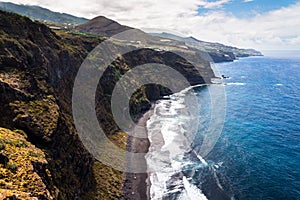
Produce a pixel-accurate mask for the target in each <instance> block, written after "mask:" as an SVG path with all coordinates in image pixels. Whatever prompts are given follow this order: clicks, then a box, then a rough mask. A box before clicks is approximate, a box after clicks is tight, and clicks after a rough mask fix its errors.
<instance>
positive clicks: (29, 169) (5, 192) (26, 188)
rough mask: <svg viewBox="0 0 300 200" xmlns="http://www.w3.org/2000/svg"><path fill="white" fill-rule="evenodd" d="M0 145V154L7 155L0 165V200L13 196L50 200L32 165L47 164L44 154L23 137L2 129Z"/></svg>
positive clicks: (41, 180) (0, 131) (0, 129)
mask: <svg viewBox="0 0 300 200" xmlns="http://www.w3.org/2000/svg"><path fill="white" fill-rule="evenodd" d="M0 143H2V144H5V147H4V148H3V149H1V152H2V153H5V154H6V155H8V159H9V162H8V163H7V164H6V165H5V166H4V165H3V164H0V174H1V175H0V188H1V189H0V199H5V198H10V197H12V196H14V195H15V196H20V197H22V199H32V198H33V197H45V198H49V199H51V196H50V195H49V191H48V190H47V189H46V186H45V184H44V183H43V179H42V178H41V177H40V176H39V175H38V173H36V172H37V171H36V170H35V168H34V166H33V164H32V163H33V162H35V163H40V165H43V164H47V161H46V159H45V154H44V153H43V152H42V151H41V150H40V149H38V148H36V147H35V146H34V145H32V144H30V143H29V142H27V141H26V139H25V137H24V135H22V134H19V133H16V132H14V131H11V130H8V129H4V128H0ZM33 154H34V155H39V156H33ZM49 178H50V176H49ZM26 194H27V195H26ZM29 194H31V195H29ZM1 195H2V196H1ZM30 196H31V197H30ZM20 197H19V198H20Z"/></svg>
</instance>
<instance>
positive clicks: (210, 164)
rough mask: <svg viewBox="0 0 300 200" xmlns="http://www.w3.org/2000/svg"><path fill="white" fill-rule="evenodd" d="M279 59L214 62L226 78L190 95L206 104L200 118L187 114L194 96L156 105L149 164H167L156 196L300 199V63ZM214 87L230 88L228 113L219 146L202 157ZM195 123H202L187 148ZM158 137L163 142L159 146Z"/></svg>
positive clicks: (155, 177)
mask: <svg viewBox="0 0 300 200" xmlns="http://www.w3.org/2000/svg"><path fill="white" fill-rule="evenodd" d="M279 55H280V54H278V55H277V56H276V57H272V56H264V57H250V58H242V59H239V60H238V61H235V62H232V63H220V64H215V68H216V69H217V70H218V71H219V73H220V74H222V75H224V76H226V77H228V78H227V79H223V80H222V83H221V84H216V85H211V86H201V87H196V88H194V89H193V90H190V94H192V93H193V94H195V95H196V97H197V98H198V101H199V102H201V103H202V104H201V105H202V106H201V109H200V111H199V116H198V117H199V118H197V119H189V116H190V113H189V112H186V111H185V107H186V106H187V104H188V102H187V101H186V97H187V96H189V92H185V93H181V94H174V95H172V96H171V98H170V99H163V100H160V101H158V102H157V103H156V105H155V110H154V114H153V115H152V116H151V117H150V120H149V121H148V122H147V129H148V134H149V139H150V142H151V141H152V143H151V146H152V147H151V146H150V151H149V153H148V154H147V156H146V160H147V162H148V163H156V164H157V163H162V162H164V164H165V165H164V169H166V170H165V171H163V172H161V171H160V172H153V173H150V182H151V187H150V197H151V199H191V200H196V199H249V200H256V199H291V200H292V199H300V58H299V57H297V56H282V57H280V56H279ZM213 87H222V88H224V90H225V95H226V98H225V99H224V100H225V101H226V104H225V105H226V116H225V118H224V125H223V129H222V132H221V135H220V137H218V140H217V142H216V144H215V145H214V147H213V149H212V150H211V151H210V152H209V154H207V155H204V156H202V155H201V152H200V146H201V145H203V132H205V131H207V130H208V126H209V123H210V121H211V118H212V117H211V115H212V113H211V106H210V103H211V102H210V98H211V93H210V89H212V88H213ZM204 102H207V105H205V103H204ZM189 106H190V105H189ZM192 110H193V109H192ZM194 120H199V122H201V123H199V127H198V130H197V134H196V135H195V137H194V139H193V142H192V143H191V146H189V145H186V144H188V142H187V140H188V139H187V138H185V137H186V135H189V134H186V133H187V132H188V131H189V129H190V127H192V124H193V121H194ZM189 123H190V125H191V126H189ZM155 138H161V139H163V140H164V141H165V143H166V144H159V145H158V146H155V142H153V141H155ZM162 146H163V147H164V150H163V151H162V152H159V153H160V154H159V153H158V152H156V154H155V151H154V150H155V149H158V148H159V147H162ZM174 147H178V148H175V149H174ZM151 148H152V150H151ZM153 149H154V150H153ZM152 151H153V152H154V153H153V152H152ZM166 152H168V153H167V154H166ZM172 152H173V153H172ZM174 152H175V153H174ZM161 153H163V155H167V156H163V157H164V158H160V156H159V155H162V154H161ZM165 157H167V158H168V159H170V160H171V162H170V163H165V161H166V160H165Z"/></svg>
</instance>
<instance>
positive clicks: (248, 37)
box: [9, 0, 300, 51]
mask: <svg viewBox="0 0 300 200" xmlns="http://www.w3.org/2000/svg"><path fill="white" fill-rule="evenodd" d="M9 2H12V3H21V4H28V5H38V6H42V7H45V8H48V9H50V10H53V11H58V12H64V13H69V14H73V15H76V16H80V17H86V18H89V19H91V18H93V17H96V16H99V15H102V16H106V17H108V18H110V19H113V20H116V21H118V22H119V23H121V24H124V25H128V26H131V27H134V28H140V29H142V30H146V31H151V32H159V31H164V32H171V33H178V34H179V35H185V36H193V37H196V38H198V39H200V40H204V41H209V42H219V43H223V44H227V45H232V46H237V47H241V48H255V49H258V50H261V51H263V50H300V0H126V1H120V0H72V1H70V0H60V1H54V0H11V1H9Z"/></svg>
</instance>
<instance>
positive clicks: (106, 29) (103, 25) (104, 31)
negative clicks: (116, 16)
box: [75, 16, 131, 37]
mask: <svg viewBox="0 0 300 200" xmlns="http://www.w3.org/2000/svg"><path fill="white" fill-rule="evenodd" d="M129 29H131V28H130V27H127V26H123V25H121V24H119V23H118V22H115V21H113V20H111V19H108V18H106V17H103V16H98V17H95V18H94V19H91V20H89V21H88V22H86V23H84V24H80V25H78V26H77V27H76V28H75V30H78V31H81V32H87V33H92V34H98V35H101V36H107V37H110V36H113V35H115V34H117V33H121V32H123V31H126V30H129Z"/></svg>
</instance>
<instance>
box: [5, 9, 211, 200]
mask: <svg viewBox="0 0 300 200" xmlns="http://www.w3.org/2000/svg"><path fill="white" fill-rule="evenodd" d="M0 15H1V17H0V113H1V115H0V127H3V128H6V129H2V128H1V129H0V132H1V131H2V132H3V131H4V130H5V132H6V133H7V135H9V136H5V135H0V139H1V138H4V139H7V137H15V138H18V140H20V141H24V144H26V146H27V148H29V149H28V152H29V151H33V152H35V151H36V152H39V153H38V154H39V155H40V156H39V157H40V158H41V160H38V161H35V160H34V159H32V156H28V157H26V162H28V163H31V165H30V164H28V166H30V167H29V168H28V169H27V167H26V166H27V165H26V166H25V165H24V166H23V165H22V162H21V161H20V160H18V159H12V158H11V155H10V154H13V151H15V152H19V150H20V149H17V148H14V149H13V150H12V151H10V150H8V149H7V148H8V147H9V148H10V146H9V145H10V144H8V143H7V142H5V141H4V143H3V145H6V147H5V148H3V149H0V152H1V153H4V154H5V155H7V158H8V159H9V160H11V162H13V164H15V165H16V166H17V168H16V169H15V170H12V171H10V172H9V173H10V174H8V175H7V176H6V177H3V176H0V181H1V180H3V181H2V182H0V184H2V185H1V188H3V189H4V190H5V192H2V191H1V194H2V193H3V194H7V195H6V196H7V197H9V195H15V196H16V197H17V196H18V195H19V199H22V198H21V196H22V195H24V193H31V194H32V195H31V196H32V197H39V198H41V199H52V198H53V199H68V200H69V199H77V198H78V199H80V198H84V199H117V198H120V197H121V196H122V193H121V188H122V182H123V175H122V173H121V172H118V171H116V170H114V169H111V168H109V167H106V166H104V165H102V164H101V163H99V162H96V161H95V160H94V158H93V157H92V156H91V155H90V154H89V152H87V150H86V149H85V147H84V146H83V144H82V143H81V141H80V139H79V137H78V135H77V133H76V129H75V127H74V124H73V119H72V112H71V109H72V108H71V97H72V87H73V84H74V79H75V77H76V74H77V71H78V69H79V67H80V65H81V63H82V62H83V60H84V59H85V57H86V56H87V55H88V53H89V52H90V51H91V50H92V49H93V48H94V47H96V46H97V45H98V44H99V43H100V42H102V41H103V39H102V38H101V37H84V36H78V35H72V34H69V33H67V32H56V33H54V32H52V31H51V30H50V29H49V28H48V27H46V26H45V25H43V24H40V23H37V22H32V21H31V20H30V19H28V18H26V17H21V16H19V15H16V14H11V13H6V12H2V11H0ZM149 62H156V63H167V64H169V65H172V66H174V67H175V68H176V69H177V70H179V71H180V72H181V73H182V74H184V75H185V76H186V77H187V79H189V80H190V82H191V83H192V84H199V83H204V81H205V80H204V78H203V77H201V76H200V75H199V73H198V72H197V71H196V70H194V69H193V68H192V66H191V64H190V63H188V62H187V61H186V60H184V59H182V58H179V57H176V56H175V55H173V54H170V53H168V52H165V51H154V50H151V49H142V50H140V51H138V52H131V53H129V54H126V55H120V56H119V58H118V59H117V60H115V61H114V62H113V63H112V64H111V65H110V67H109V68H108V69H107V70H106V72H105V75H106V76H107V77H110V78H108V79H107V78H106V79H101V80H100V81H99V86H98V89H97V96H96V97H97V98H96V112H97V117H98V120H99V122H100V124H101V125H102V126H103V127H104V130H105V131H106V133H107V134H108V135H109V138H110V139H111V140H112V141H113V142H114V143H116V144H117V145H119V146H120V147H121V148H124V145H125V142H126V134H124V133H122V132H119V128H118V127H117V125H116V124H115V123H114V120H113V116H112V114H111V110H110V98H111V93H112V90H113V88H114V86H115V84H116V83H117V81H118V80H119V79H120V76H122V75H123V74H125V73H126V72H127V71H128V70H129V69H131V68H133V67H135V66H137V65H141V64H144V63H149ZM199 62H204V61H203V60H202V61H201V60H200V61H199ZM202 64H203V66H202V68H203V72H204V74H206V75H205V79H209V78H210V77H213V72H212V71H211V69H210V67H209V65H208V63H205V62H204V63H202ZM133 81H134V80H133ZM168 93H170V91H169V90H167V89H165V88H163V87H161V86H159V85H149V86H146V87H142V88H141V89H140V90H138V91H136V93H135V94H134V95H133V96H132V98H131V106H130V107H131V108H130V109H131V114H132V116H133V117H134V118H136V117H137V116H138V115H139V114H140V113H143V112H145V111H146V110H147V109H148V108H149V106H150V101H153V100H156V99H158V98H160V97H161V96H162V95H165V94H168ZM120 98H121V97H120ZM16 129H18V130H21V131H15V130H16ZM2 132H1V133H2ZM20 132H21V133H22V135H23V136H18V135H17V134H20ZM19 137H20V138H19ZM124 138H125V139H124ZM8 139H9V138H8ZM9 140H13V138H12V139H9ZM0 142H1V140H0ZM0 147H1V144H0ZM26 151H27V150H26ZM28 155H29V154H28ZM33 157H35V156H33ZM4 160H5V158H4ZM36 162H38V164H35V163H36ZM0 168H1V170H6V169H7V163H3V164H1V163H0ZM21 172H24V173H25V174H26V173H28V174H31V173H33V172H34V173H35V176H34V178H35V180H38V182H37V183H38V184H37V185H36V187H37V188H39V189H37V188H34V185H32V184H29V185H27V186H26V184H22V181H21V180H23V178H22V177H24V175H20V173H21ZM11 176H15V177H16V179H20V181H19V182H18V183H17V182H11V183H10V182H7V181H6V180H11ZM40 187H41V188H43V189H41V188H40ZM11 188H13V189H14V193H13V194H8V193H7V190H10V189H11ZM42 191H44V192H42ZM20 195H21V196H20ZM0 197H2V196H0Z"/></svg>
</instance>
